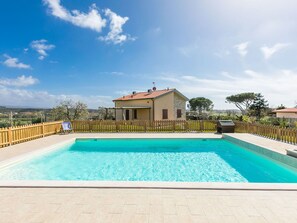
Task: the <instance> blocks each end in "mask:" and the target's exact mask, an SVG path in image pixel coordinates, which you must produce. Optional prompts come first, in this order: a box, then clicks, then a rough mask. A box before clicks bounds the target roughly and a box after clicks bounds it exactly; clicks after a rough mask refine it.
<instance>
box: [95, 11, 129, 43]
mask: <svg viewBox="0 0 297 223" xmlns="http://www.w3.org/2000/svg"><path fill="white" fill-rule="evenodd" d="M105 16H107V17H108V18H109V21H110V24H109V28H110V31H109V33H108V34H107V35H106V36H101V37H99V40H102V41H105V42H108V43H113V44H120V43H123V42H125V41H127V40H132V41H133V40H135V38H134V37H131V36H129V35H126V34H122V33H123V28H122V26H123V25H124V24H125V23H126V22H127V21H128V20H129V18H128V17H121V16H119V15H117V14H116V13H114V12H113V11H111V10H110V9H106V10H105Z"/></svg>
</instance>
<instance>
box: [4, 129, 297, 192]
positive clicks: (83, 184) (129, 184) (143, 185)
mask: <svg viewBox="0 0 297 223" xmlns="http://www.w3.org/2000/svg"><path fill="white" fill-rule="evenodd" d="M139 136H140V135H138V137H135V138H142V137H139ZM151 136H153V134H152V135H151ZM200 136H201V135H200ZM228 136H230V134H228ZM81 138H96V139H116V138H123V137H119V135H114V134H113V135H112V137H104V136H102V135H99V136H97V137H94V136H92V137H85V136H75V137H72V138H71V139H69V138H68V139H67V140H63V141H61V142H59V143H55V144H54V145H51V146H48V147H45V148H42V149H37V150H36V151H31V152H28V153H25V154H22V155H19V156H15V157H13V158H10V159H7V160H4V161H1V162H0V169H2V168H7V167H9V166H10V165H14V164H16V163H17V162H21V161H24V160H25V159H29V158H32V156H38V155H41V154H44V153H47V152H50V151H53V150H55V149H59V148H60V147H61V146H64V145H67V144H71V143H73V142H75V140H76V139H81ZM131 138H134V137H131ZM143 138H147V137H143ZM151 138H154V137H151ZM157 138H159V139H160V138H168V135H166V136H164V137H160V135H159V134H158V137H157ZM170 138H171V137H170ZM172 138H175V137H172ZM178 138H180V137H178ZM181 138H188V137H181ZM189 138H192V137H189ZM193 138H197V139H203V138H205V139H208V138H207V137H193ZM193 138H192V139H193ZM215 138H217V139H219V138H229V137H226V136H225V135H224V134H223V135H221V137H218V136H216V137H215ZM232 138H233V139H234V137H232ZM235 139H236V137H235ZM236 140H239V141H241V142H242V143H244V144H246V143H248V142H246V141H244V140H240V139H236ZM248 144H251V143H248ZM252 145H253V146H257V145H255V144H252ZM257 147H259V146H257ZM261 148H262V146H261ZM262 149H265V151H266V150H270V149H269V148H262ZM270 151H271V152H273V153H276V152H274V151H272V150H270ZM279 155H281V156H286V155H283V154H281V153H279ZM293 159H294V158H293ZM295 161H297V160H296V159H295ZM296 163H297V162H296ZM34 187H36V188H139V189H148V188H150V189H153V188H155V189H211V190H286V191H289V190H290V191H291V190H293V191H297V183H220V182H161V181H151V182H144V181H55V180H44V181H39V180H31V181H26V180H22V181H21V180H20V181H17V180H15V181H11V180H10V181H0V188H34Z"/></svg>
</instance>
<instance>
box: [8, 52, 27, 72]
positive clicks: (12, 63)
mask: <svg viewBox="0 0 297 223" xmlns="http://www.w3.org/2000/svg"><path fill="white" fill-rule="evenodd" d="M4 57H5V58H6V60H5V61H4V62H3V64H4V65H5V66H7V67H13V68H19V69H30V68H31V66H30V65H28V64H24V63H21V62H19V59H18V58H13V57H10V56H8V55H6V54H5V55H4Z"/></svg>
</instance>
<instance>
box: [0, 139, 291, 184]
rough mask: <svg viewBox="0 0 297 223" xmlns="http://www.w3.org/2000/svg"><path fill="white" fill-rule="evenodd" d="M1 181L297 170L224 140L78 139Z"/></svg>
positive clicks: (282, 178) (273, 177)
mask: <svg viewBox="0 0 297 223" xmlns="http://www.w3.org/2000/svg"><path fill="white" fill-rule="evenodd" d="M0 180H58V181H59V180H62V181H70V180H71V181H73V180H74V181H168V182H257V183H258V182H259V183H260V182H261V183H296V182H297V170H296V169H294V168H291V167H289V166H286V165H284V164H282V163H280V162H276V161H274V160H272V159H270V158H268V157H265V156H262V155H260V154H258V153H255V152H252V151H250V150H247V149H245V148H243V147H240V146H238V145H236V144H234V143H232V142H230V141H227V140H225V139H87V140H86V139H77V140H76V141H75V142H74V143H71V144H69V145H66V146H63V147H62V148H59V149H57V150H54V151H52V152H49V153H46V154H43V155H40V156H37V157H35V158H32V159H29V160H25V161H23V162H20V163H17V164H14V165H11V166H8V167H6V168H3V169H1V170H0Z"/></svg>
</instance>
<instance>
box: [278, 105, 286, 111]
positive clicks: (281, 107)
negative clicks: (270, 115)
mask: <svg viewBox="0 0 297 223" xmlns="http://www.w3.org/2000/svg"><path fill="white" fill-rule="evenodd" d="M285 108H286V106H284V105H283V104H281V105H279V106H277V107H276V110H279V109H285Z"/></svg>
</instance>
